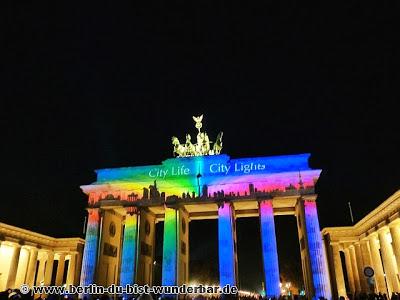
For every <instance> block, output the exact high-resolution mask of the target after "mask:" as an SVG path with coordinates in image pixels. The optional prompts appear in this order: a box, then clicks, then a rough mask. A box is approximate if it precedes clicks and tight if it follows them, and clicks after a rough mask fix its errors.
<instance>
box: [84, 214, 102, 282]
mask: <svg viewBox="0 0 400 300" xmlns="http://www.w3.org/2000/svg"><path fill="white" fill-rule="evenodd" d="M99 226H100V215H99V211H98V209H95V208H91V209H88V222H87V227H86V237H85V248H84V250H83V258H82V270H81V281H80V285H81V286H88V285H90V284H92V283H94V274H95V269H96V263H97V250H98V249H97V248H98V243H99Z"/></svg>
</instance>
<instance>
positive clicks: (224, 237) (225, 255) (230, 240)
mask: <svg viewBox="0 0 400 300" xmlns="http://www.w3.org/2000/svg"><path fill="white" fill-rule="evenodd" d="M232 210H233V209H232V206H231V203H229V202H224V203H222V204H221V205H220V206H219V207H218V254H219V281H220V282H219V283H220V286H221V287H224V286H225V285H227V284H230V285H231V286H232V285H236V269H235V244H234V229H233V211H232Z"/></svg>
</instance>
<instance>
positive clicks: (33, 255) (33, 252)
mask: <svg viewBox="0 0 400 300" xmlns="http://www.w3.org/2000/svg"><path fill="white" fill-rule="evenodd" d="M37 256H38V249H37V248H32V249H30V255H29V262H28V270H27V273H26V281H25V282H26V284H28V285H29V286H33V285H34V282H33V281H34V280H35V273H36V265H37Z"/></svg>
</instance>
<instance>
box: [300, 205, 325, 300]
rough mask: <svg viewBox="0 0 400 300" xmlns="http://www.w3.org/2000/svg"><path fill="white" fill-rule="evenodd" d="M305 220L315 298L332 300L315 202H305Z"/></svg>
mask: <svg viewBox="0 0 400 300" xmlns="http://www.w3.org/2000/svg"><path fill="white" fill-rule="evenodd" d="M304 218H305V225H306V237H307V244H308V252H309V259H310V264H311V272H312V280H313V286H314V297H316V298H319V297H324V298H327V299H331V287H330V283H329V274H328V268H327V261H326V253H325V251H324V245H323V241H322V235H321V232H320V227H319V221H318V213H317V205H316V203H315V201H311V200H305V201H304Z"/></svg>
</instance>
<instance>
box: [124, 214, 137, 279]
mask: <svg viewBox="0 0 400 300" xmlns="http://www.w3.org/2000/svg"><path fill="white" fill-rule="evenodd" d="M137 234H138V214H137V213H136V212H128V213H127V215H126V217H125V230H124V241H123V244H122V260H121V275H120V284H121V285H124V286H125V285H127V284H131V285H133V284H134V283H135V275H136V257H137Z"/></svg>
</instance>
